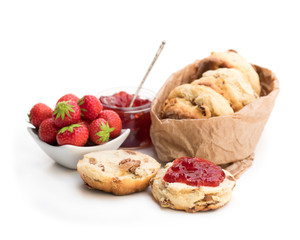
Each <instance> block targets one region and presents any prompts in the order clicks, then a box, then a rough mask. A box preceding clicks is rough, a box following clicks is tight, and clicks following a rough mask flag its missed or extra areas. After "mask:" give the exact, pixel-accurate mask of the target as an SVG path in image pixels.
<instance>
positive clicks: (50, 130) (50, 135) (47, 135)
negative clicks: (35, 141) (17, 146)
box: [38, 118, 59, 144]
mask: <svg viewBox="0 0 300 240" xmlns="http://www.w3.org/2000/svg"><path fill="white" fill-rule="evenodd" d="M58 130H59V129H58V128H57V127H56V126H55V124H54V119H53V118H47V119H45V120H44V121H43V122H42V123H41V125H40V127H39V132H38V134H39V137H40V139H41V140H42V141H44V142H46V143H49V144H55V143H56V134H57V133H58Z"/></svg>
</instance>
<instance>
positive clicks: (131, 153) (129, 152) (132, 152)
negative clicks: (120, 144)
mask: <svg viewBox="0 0 300 240" xmlns="http://www.w3.org/2000/svg"><path fill="white" fill-rule="evenodd" d="M124 151H125V152H127V153H128V154H130V155H136V152H134V151H130V150H124Z"/></svg>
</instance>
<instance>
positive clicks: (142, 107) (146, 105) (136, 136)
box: [99, 88, 154, 148]
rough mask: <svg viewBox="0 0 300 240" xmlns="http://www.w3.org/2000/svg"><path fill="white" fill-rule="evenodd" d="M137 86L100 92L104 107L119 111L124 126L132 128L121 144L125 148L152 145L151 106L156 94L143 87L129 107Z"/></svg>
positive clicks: (124, 127)
mask: <svg viewBox="0 0 300 240" xmlns="http://www.w3.org/2000/svg"><path fill="white" fill-rule="evenodd" d="M135 90H136V89H135V88H132V89H129V88H127V89H126V88H120V89H110V90H107V91H105V92H102V93H100V98H99V100H100V102H101V103H102V105H103V109H108V110H113V111H115V112H117V113H118V114H119V116H120V118H121V120H122V128H123V129H126V128H129V129H130V134H129V136H128V138H127V139H126V140H125V141H124V143H123V144H122V145H121V147H123V148H139V147H147V146H150V145H151V144H152V143H151V139H150V126H151V118H150V106H151V100H152V98H153V96H154V94H153V93H152V91H150V90H146V89H143V88H142V89H141V91H140V93H139V96H137V97H136V99H135V101H134V103H133V106H132V107H129V105H130V103H131V100H132V99H133V97H134V94H133V93H131V94H130V93H128V92H135Z"/></svg>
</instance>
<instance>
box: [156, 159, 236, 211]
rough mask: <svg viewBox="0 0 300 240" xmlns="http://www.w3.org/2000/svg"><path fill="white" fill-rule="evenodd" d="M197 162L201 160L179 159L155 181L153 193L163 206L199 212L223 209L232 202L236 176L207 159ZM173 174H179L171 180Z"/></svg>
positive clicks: (159, 172) (169, 164)
mask: <svg viewBox="0 0 300 240" xmlns="http://www.w3.org/2000/svg"><path fill="white" fill-rule="evenodd" d="M176 161H177V162H176ZM178 161H179V162H180V161H181V162H182V164H179V162H178ZM184 161H185V163H184ZM193 161H199V158H186V157H184V158H179V159H176V160H174V162H170V163H168V164H166V166H165V168H162V169H160V170H159V171H158V173H157V175H156V176H155V177H154V178H153V179H152V180H151V186H152V194H153V196H154V199H155V200H156V201H157V202H158V203H159V204H160V206H161V207H168V208H172V209H177V210H184V211H186V212H197V211H207V210H212V209H217V208H220V207H222V206H224V205H225V204H226V203H228V202H229V201H230V200H231V195H232V190H233V188H234V187H235V183H236V180H235V178H234V177H233V175H231V174H230V173H229V172H228V171H226V170H223V169H221V168H220V167H218V166H216V165H214V164H213V163H211V162H209V161H207V160H204V159H200V163H199V164H198V166H196V165H197V164H196V165H195V164H194V165H193ZM201 161H206V162H204V163H203V164H202V163H201ZM207 162H208V163H207ZM183 163H184V164H183ZM201 164H202V165H201ZM195 166H196V167H195ZM197 168H198V171H196V170H195V169H197ZM172 171H173V172H174V171H175V174H173V175H171V177H170V172H172ZM176 171H177V175H176ZM178 171H181V173H180V172H178ZM174 176H175V179H174ZM182 178H183V179H182ZM184 179H185V181H183V180H184ZM195 179H196V180H195ZM199 179H200V180H199ZM197 181H198V182H197ZM195 182H196V183H197V184H195ZM199 182H200V184H199Z"/></svg>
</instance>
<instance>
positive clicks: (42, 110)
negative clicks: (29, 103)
mask: <svg viewBox="0 0 300 240" xmlns="http://www.w3.org/2000/svg"><path fill="white" fill-rule="evenodd" d="M52 113H53V110H52V109H51V108H50V107H48V106H47V105H46V104H44V103H37V104H35V105H34V106H33V107H32V108H31V110H30V113H29V114H28V117H29V122H30V123H31V124H32V125H34V126H35V127H37V128H38V127H39V126H40V125H41V123H42V121H44V120H45V119H47V118H51V117H52Z"/></svg>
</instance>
